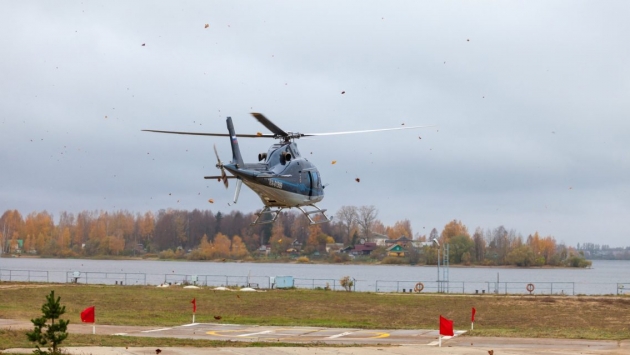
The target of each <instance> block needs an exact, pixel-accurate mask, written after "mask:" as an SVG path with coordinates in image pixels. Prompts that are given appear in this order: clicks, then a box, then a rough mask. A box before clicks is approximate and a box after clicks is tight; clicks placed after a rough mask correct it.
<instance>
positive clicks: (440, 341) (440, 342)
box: [438, 334, 442, 348]
mask: <svg viewBox="0 0 630 355" xmlns="http://www.w3.org/2000/svg"><path fill="white" fill-rule="evenodd" d="M438 343H439V344H440V345H439V346H440V348H441V347H442V334H440V340H439V341H438Z"/></svg>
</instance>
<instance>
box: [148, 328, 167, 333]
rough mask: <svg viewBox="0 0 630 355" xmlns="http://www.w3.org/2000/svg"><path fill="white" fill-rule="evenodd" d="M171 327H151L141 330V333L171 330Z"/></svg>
mask: <svg viewBox="0 0 630 355" xmlns="http://www.w3.org/2000/svg"><path fill="white" fill-rule="evenodd" d="M171 329H173V328H160V329H151V330H143V331H141V333H151V332H161V331H163V330H171Z"/></svg>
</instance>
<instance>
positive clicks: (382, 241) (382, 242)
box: [369, 233, 389, 247]
mask: <svg viewBox="0 0 630 355" xmlns="http://www.w3.org/2000/svg"><path fill="white" fill-rule="evenodd" d="M387 240H389V237H388V236H386V235H383V234H378V233H372V235H371V236H370V239H369V242H371V243H374V244H376V245H378V246H379V247H384V246H386V245H387V243H386V241H387Z"/></svg>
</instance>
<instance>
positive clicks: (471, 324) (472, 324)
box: [470, 322, 475, 330]
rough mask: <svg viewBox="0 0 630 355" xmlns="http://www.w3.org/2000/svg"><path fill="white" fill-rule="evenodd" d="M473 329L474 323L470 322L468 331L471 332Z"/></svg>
mask: <svg viewBox="0 0 630 355" xmlns="http://www.w3.org/2000/svg"><path fill="white" fill-rule="evenodd" d="M474 328H475V322H470V330H473V329H474Z"/></svg>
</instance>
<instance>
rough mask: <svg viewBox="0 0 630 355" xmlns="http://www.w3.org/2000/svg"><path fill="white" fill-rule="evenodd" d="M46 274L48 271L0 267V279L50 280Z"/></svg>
mask: <svg viewBox="0 0 630 355" xmlns="http://www.w3.org/2000/svg"><path fill="white" fill-rule="evenodd" d="M48 276H49V275H48V271H34V270H2V269H0V281H2V280H7V281H26V282H50V278H49V277H48Z"/></svg>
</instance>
